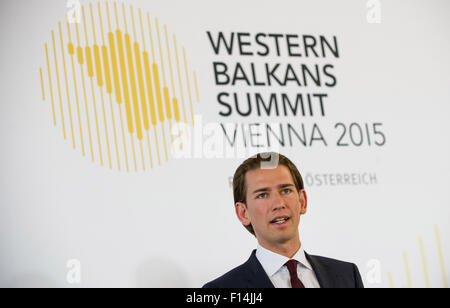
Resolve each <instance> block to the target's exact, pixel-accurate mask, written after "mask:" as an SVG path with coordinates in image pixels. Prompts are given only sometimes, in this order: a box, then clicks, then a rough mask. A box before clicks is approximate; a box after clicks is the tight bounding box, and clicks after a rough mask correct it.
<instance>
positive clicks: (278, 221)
mask: <svg viewBox="0 0 450 308" xmlns="http://www.w3.org/2000/svg"><path fill="white" fill-rule="evenodd" d="M288 220H289V217H287V216H283V217H277V218H275V219H274V220H272V221H271V222H270V223H271V224H275V225H283V224H285V223H286V222H287V221H288Z"/></svg>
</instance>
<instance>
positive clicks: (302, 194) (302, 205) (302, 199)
mask: <svg viewBox="0 0 450 308" xmlns="http://www.w3.org/2000/svg"><path fill="white" fill-rule="evenodd" d="M298 197H299V200H300V215H302V214H306V209H307V208H308V197H307V196H306V191H305V190H304V189H301V190H300V191H299V192H298Z"/></svg>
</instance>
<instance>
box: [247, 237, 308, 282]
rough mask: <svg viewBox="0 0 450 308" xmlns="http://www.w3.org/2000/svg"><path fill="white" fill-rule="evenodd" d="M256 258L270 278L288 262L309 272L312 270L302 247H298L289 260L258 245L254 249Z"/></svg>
mask: <svg viewBox="0 0 450 308" xmlns="http://www.w3.org/2000/svg"><path fill="white" fill-rule="evenodd" d="M256 257H257V258H258V261H259V262H260V263H261V265H262V267H263V268H264V270H265V271H266V273H267V275H268V276H269V277H272V276H273V275H274V274H275V273H276V272H278V270H280V268H281V267H282V266H283V265H284V264H286V262H287V261H289V260H296V261H298V262H299V263H300V264H301V265H302V266H304V267H306V268H308V269H309V270H312V266H311V264H310V263H309V262H308V260H307V259H306V255H305V251H304V250H303V246H300V249H299V250H298V251H297V252H296V253H295V255H294V256H293V257H292V258H290V259H289V258H287V257H285V256H282V255H280V254H277V253H275V252H273V251H270V250H268V249H266V248H264V247H262V246H261V245H259V243H258V246H257V248H256Z"/></svg>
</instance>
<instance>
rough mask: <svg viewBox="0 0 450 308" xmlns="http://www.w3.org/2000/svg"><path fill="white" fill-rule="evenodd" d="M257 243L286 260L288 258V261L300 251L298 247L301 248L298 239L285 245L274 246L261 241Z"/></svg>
mask: <svg viewBox="0 0 450 308" xmlns="http://www.w3.org/2000/svg"><path fill="white" fill-rule="evenodd" d="M258 243H259V245H261V246H262V247H264V248H265V249H267V250H270V251H272V252H274V253H277V254H279V255H282V256H285V257H286V258H289V259H290V258H292V257H293V256H294V255H295V254H296V253H297V251H298V250H299V249H300V246H301V242H300V239H296V240H293V241H290V242H286V243H280V244H275V245H269V244H267V243H261V241H258Z"/></svg>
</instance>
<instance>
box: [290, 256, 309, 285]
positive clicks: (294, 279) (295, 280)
mask: <svg viewBox="0 0 450 308" xmlns="http://www.w3.org/2000/svg"><path fill="white" fill-rule="evenodd" d="M297 263H298V262H297V261H295V260H289V261H288V262H286V266H287V268H288V270H289V275H290V276H291V285H292V288H301V289H304V288H305V286H304V285H303V283H302V282H301V281H300V279H299V278H298V276H297Z"/></svg>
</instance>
